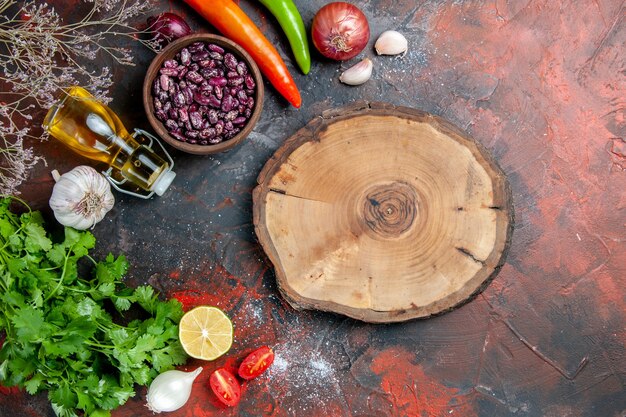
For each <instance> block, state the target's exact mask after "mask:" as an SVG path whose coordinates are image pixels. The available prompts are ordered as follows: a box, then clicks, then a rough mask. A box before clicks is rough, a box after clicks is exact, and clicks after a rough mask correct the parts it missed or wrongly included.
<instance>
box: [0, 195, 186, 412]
mask: <svg viewBox="0 0 626 417" xmlns="http://www.w3.org/2000/svg"><path fill="white" fill-rule="evenodd" d="M11 201H12V200H11V199H8V198H5V199H1V200H0V331H3V332H4V334H5V339H4V343H3V344H2V348H1V349H0V383H2V384H3V385H6V386H18V387H20V388H24V389H26V391H28V392H29V393H30V394H35V393H37V392H40V391H43V390H47V391H48V398H49V399H50V401H51V403H52V408H53V409H54V411H55V412H56V414H57V415H58V416H63V417H70V416H77V415H79V414H77V413H81V412H80V410H83V412H84V415H87V416H95V417H102V416H109V415H110V410H112V409H114V408H116V407H117V406H119V405H122V404H124V403H125V402H126V401H127V400H128V399H129V398H130V397H132V396H134V395H135V390H134V388H135V384H140V385H146V384H149V383H150V382H151V381H152V379H154V377H156V376H157V375H158V374H159V373H160V372H163V371H165V370H168V369H171V368H173V366H174V365H179V364H182V363H184V362H185V360H186V358H187V356H186V354H185V352H184V350H183V349H182V346H181V345H180V342H179V341H178V322H179V321H180V318H181V317H182V315H183V311H182V307H181V304H180V303H179V302H178V301H177V300H174V299H173V300H169V301H167V302H163V301H160V300H159V299H158V297H157V295H156V294H155V292H154V289H153V288H152V287H150V286H140V287H137V288H135V289H132V288H128V287H126V286H125V285H124V284H123V283H122V280H121V279H122V277H123V276H124V274H125V273H126V270H127V268H128V263H127V261H126V259H125V258H124V256H119V257H117V258H116V257H114V256H113V255H110V254H109V255H108V256H107V258H106V259H105V260H104V261H101V262H96V261H94V260H93V259H92V258H91V257H90V256H89V255H88V251H89V249H92V248H93V247H94V245H95V243H96V240H95V238H94V236H93V235H92V234H91V233H89V232H79V231H77V230H74V229H72V228H67V227H66V228H65V239H64V240H63V241H62V242H59V243H55V242H53V241H52V239H51V238H50V236H49V235H48V233H47V232H46V229H45V228H44V224H43V218H42V216H41V213H39V212H37V211H31V210H30V208H29V209H28V212H26V213H24V214H22V215H19V216H18V215H16V214H14V213H12V212H11V211H10V210H9V206H10V203H11ZM24 204H25V203H24ZM27 207H28V206H27ZM84 264H87V267H88V268H87V269H90V270H91V271H92V274H91V275H92V276H91V277H83V276H81V275H84V273H83V272H82V271H83V269H85V265H84ZM129 310H130V312H129ZM124 312H127V313H126V315H130V313H131V312H132V313H134V314H135V315H137V314H139V313H141V314H143V316H145V317H142V319H134V320H129V319H126V320H124ZM114 317H115V318H116V320H114ZM124 321H129V322H128V323H123V322H124ZM120 322H122V324H120ZM81 414H83V413H81Z"/></svg>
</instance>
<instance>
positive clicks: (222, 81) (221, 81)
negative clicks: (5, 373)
mask: <svg viewBox="0 0 626 417" xmlns="http://www.w3.org/2000/svg"><path fill="white" fill-rule="evenodd" d="M226 83H227V81H226V78H224V77H211V78H209V85H212V86H213V87H224V86H225V85H226Z"/></svg>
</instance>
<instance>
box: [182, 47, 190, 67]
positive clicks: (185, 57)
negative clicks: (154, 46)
mask: <svg viewBox="0 0 626 417" xmlns="http://www.w3.org/2000/svg"><path fill="white" fill-rule="evenodd" d="M180 63H181V64H183V65H184V66H187V65H189V64H191V52H189V49H187V48H183V49H181V51H180Z"/></svg>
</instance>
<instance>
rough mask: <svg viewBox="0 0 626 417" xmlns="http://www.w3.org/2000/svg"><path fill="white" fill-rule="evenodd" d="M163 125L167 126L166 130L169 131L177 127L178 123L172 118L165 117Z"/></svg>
mask: <svg viewBox="0 0 626 417" xmlns="http://www.w3.org/2000/svg"><path fill="white" fill-rule="evenodd" d="M165 127H166V128H167V130H169V131H170V132H172V131H174V130H176V129H178V123H176V121H175V120H172V119H167V120H166V121H165Z"/></svg>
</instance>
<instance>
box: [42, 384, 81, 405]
mask: <svg viewBox="0 0 626 417" xmlns="http://www.w3.org/2000/svg"><path fill="white" fill-rule="evenodd" d="M48 398H50V401H52V402H53V403H54V404H56V405H59V406H61V407H64V408H68V409H70V408H74V407H76V403H77V401H78V398H77V397H76V394H75V393H74V391H72V389H71V388H70V385H69V384H68V383H67V382H60V383H59V387H58V388H55V389H53V390H51V391H50V393H49V394H48Z"/></svg>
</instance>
